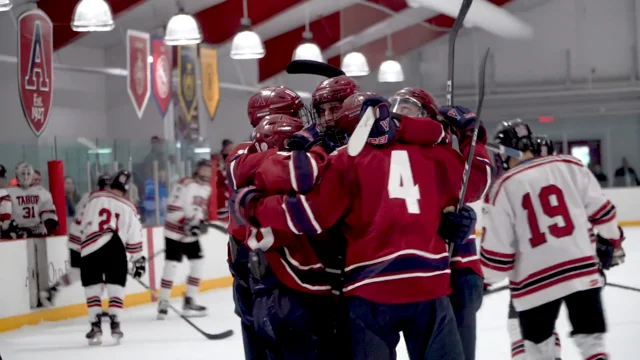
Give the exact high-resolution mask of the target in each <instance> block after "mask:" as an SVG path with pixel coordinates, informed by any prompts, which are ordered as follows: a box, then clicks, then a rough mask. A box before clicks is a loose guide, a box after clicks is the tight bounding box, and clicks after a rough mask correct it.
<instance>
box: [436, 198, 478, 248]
mask: <svg viewBox="0 0 640 360" xmlns="http://www.w3.org/2000/svg"><path fill="white" fill-rule="evenodd" d="M447 210H449V211H447ZM452 210H453V209H452V208H451V207H449V208H447V209H445V212H444V213H443V214H442V218H441V219H440V225H439V226H438V234H439V235H440V236H441V237H442V238H443V239H445V240H447V241H448V242H449V243H451V244H454V245H459V244H464V243H465V242H466V241H467V240H468V239H469V237H470V236H471V234H472V233H473V231H474V229H475V226H476V212H475V211H474V210H473V208H472V207H471V206H469V205H464V206H463V207H462V208H461V209H460V211H452Z"/></svg>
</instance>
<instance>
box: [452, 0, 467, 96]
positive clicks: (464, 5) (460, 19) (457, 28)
mask: <svg viewBox="0 0 640 360" xmlns="http://www.w3.org/2000/svg"><path fill="white" fill-rule="evenodd" d="M472 2H473V0H462V5H461V6H460V11H459V12H458V16H457V17H456V20H455V21H454V22H453V27H452V28H451V30H450V31H449V59H448V61H447V106H453V77H454V73H455V71H454V68H455V57H456V38H457V37H458V32H459V31H460V29H461V28H462V25H463V23H464V18H465V17H466V16H467V13H468V12H469V8H471V3H472Z"/></svg>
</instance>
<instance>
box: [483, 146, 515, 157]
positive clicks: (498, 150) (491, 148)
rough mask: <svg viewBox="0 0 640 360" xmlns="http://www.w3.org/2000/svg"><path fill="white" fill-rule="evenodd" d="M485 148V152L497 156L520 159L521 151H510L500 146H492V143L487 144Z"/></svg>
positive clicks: (510, 149)
mask: <svg viewBox="0 0 640 360" xmlns="http://www.w3.org/2000/svg"><path fill="white" fill-rule="evenodd" d="M485 146H486V147H487V150H489V151H493V152H495V153H498V154H506V155H507V156H510V157H512V158H516V159H521V158H522V151H519V150H516V149H512V148H509V147H506V146H503V145H500V144H492V143H487V144H486V145H485Z"/></svg>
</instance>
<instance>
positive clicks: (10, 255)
mask: <svg viewBox="0 0 640 360" xmlns="http://www.w3.org/2000/svg"><path fill="white" fill-rule="evenodd" d="M605 193H606V194H607V196H608V197H609V199H610V200H611V201H612V202H613V203H614V204H615V205H616V207H617V209H618V219H619V221H620V225H621V226H639V225H640V210H639V209H638V205H639V204H640V188H638V189H633V188H630V189H629V188H627V189H607V190H605ZM472 206H473V207H474V208H475V210H476V213H477V215H478V224H479V226H478V230H479V229H481V226H482V211H481V207H482V204H481V203H475V204H472ZM144 236H145V241H144V252H145V253H146V254H147V258H153V261H151V262H150V263H149V266H148V268H147V273H146V274H145V276H144V277H143V281H144V282H145V283H146V284H151V287H152V288H154V289H155V288H159V286H160V285H159V284H160V278H161V276H162V268H163V265H164V254H163V253H162V252H161V251H162V250H163V249H164V237H163V229H162V228H161V227H156V228H148V229H146V231H145V234H144ZM227 240H228V239H227V234H225V233H223V232H221V231H218V230H216V229H213V228H212V229H210V231H209V232H208V233H207V234H206V235H205V236H204V237H203V239H202V240H201V243H202V249H203V251H204V253H205V271H204V274H206V276H205V278H204V279H203V281H202V283H201V286H200V287H201V290H202V291H206V290H211V289H215V288H219V287H225V286H229V285H230V284H231V277H230V275H229V270H228V267H227V263H226V258H227V248H226V244H227ZM627 241H633V242H636V241H637V239H628V240H627ZM154 254H158V256H155V257H154ZM68 258H69V250H68V247H67V238H66V236H61V237H51V238H46V239H39V240H31V239H29V240H14V241H2V242H0V286H1V290H0V332H2V331H7V330H12V329H16V328H19V327H21V326H24V325H34V324H38V323H40V322H41V321H58V320H64V319H68V318H72V317H78V316H83V315H85V314H86V305H85V303H84V301H83V300H84V293H83V290H82V287H81V285H80V284H79V283H76V284H74V285H73V286H71V287H69V288H66V289H63V290H62V291H60V292H59V294H58V297H57V298H56V307H55V308H52V309H38V308H35V306H36V305H37V286H36V284H35V283H36V282H39V284H40V287H41V288H44V287H45V286H48V285H50V284H53V283H55V282H56V281H57V280H58V278H59V277H60V276H61V275H62V274H64V273H65V272H66V269H67V267H68ZM627 271H629V268H628V267H625V269H620V270H619V271H616V272H617V273H620V274H618V275H619V276H623V277H626V276H627V274H626V272H627ZM187 272H188V264H187V263H186V261H185V263H184V264H183V265H182V266H180V267H179V272H178V276H177V277H176V284H180V285H177V286H175V287H174V289H173V295H174V296H180V295H181V294H182V293H183V292H184V290H185V287H184V280H185V279H186V276H187ZM622 272H625V274H622ZM629 280H632V279H629ZM634 285H635V283H634ZM639 285H640V284H639ZM126 294H127V295H126V298H125V307H129V306H135V305H140V304H146V303H149V302H151V301H152V295H151V293H150V292H149V291H146V290H145V289H144V288H143V287H141V286H140V285H139V284H138V283H136V282H135V281H133V280H131V279H130V280H129V281H128V283H127V287H126Z"/></svg>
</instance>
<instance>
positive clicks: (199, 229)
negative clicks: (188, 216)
mask: <svg viewBox="0 0 640 360" xmlns="http://www.w3.org/2000/svg"><path fill="white" fill-rule="evenodd" d="M186 230H187V233H188V234H189V235H191V236H195V237H200V236H202V235H203V234H204V233H206V232H207V230H209V228H208V227H207V224H206V223H205V222H204V221H199V222H198V223H197V224H189V225H188V226H187V228H186Z"/></svg>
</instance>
